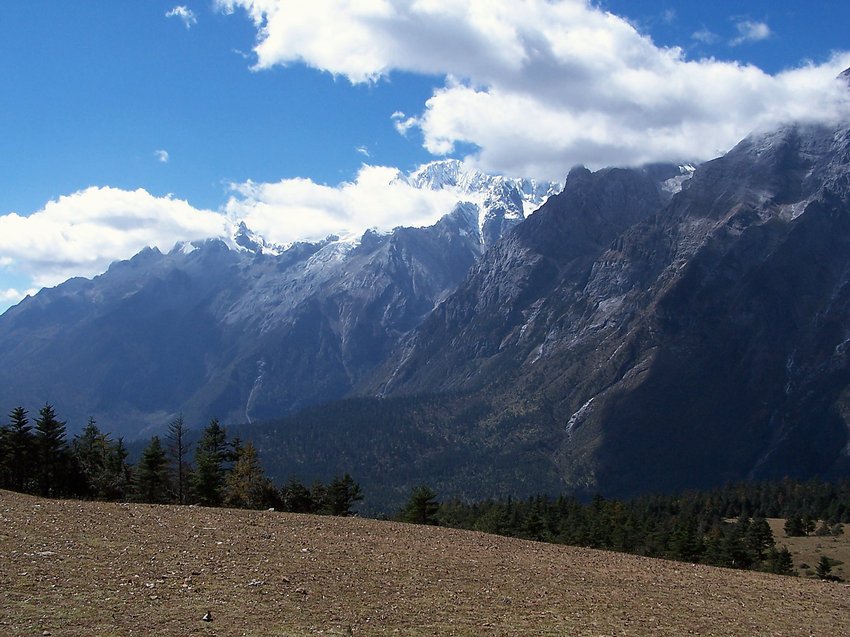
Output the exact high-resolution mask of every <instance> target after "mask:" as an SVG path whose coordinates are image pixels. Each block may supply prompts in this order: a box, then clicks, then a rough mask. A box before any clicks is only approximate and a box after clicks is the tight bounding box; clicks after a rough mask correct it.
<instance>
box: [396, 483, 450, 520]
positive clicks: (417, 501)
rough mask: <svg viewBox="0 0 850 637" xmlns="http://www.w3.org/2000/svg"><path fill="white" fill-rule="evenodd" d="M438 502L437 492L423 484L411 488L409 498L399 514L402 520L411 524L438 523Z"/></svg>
mask: <svg viewBox="0 0 850 637" xmlns="http://www.w3.org/2000/svg"><path fill="white" fill-rule="evenodd" d="M439 510H440V504H439V503H438V502H437V494H436V493H434V492H433V491H432V490H431V489H430V488H429V487H427V486H425V485H424V484H423V485H420V486H417V487H414V488H413V491H411V493H410V498H408V500H407V504H406V505H405V507H404V510H403V511H402V514H401V519H402V521H403V522H412V523H413V524H434V525H436V524H438V521H437V511H439Z"/></svg>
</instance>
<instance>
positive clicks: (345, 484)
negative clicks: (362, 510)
mask: <svg viewBox="0 0 850 637" xmlns="http://www.w3.org/2000/svg"><path fill="white" fill-rule="evenodd" d="M362 499H363V493H362V492H361V491H360V485H358V484H357V483H356V482H355V481H354V479H353V478H352V477H351V476H350V475H348V474H347V473H346V474H345V475H344V476H343V477H342V478H340V477H336V478H334V479H333V480H331V482H330V484H328V486H327V489H326V490H325V492H324V498H323V501H322V503H321V506H320V509H319V512H320V513H325V514H327V515H341V516H346V515H351V514H352V513H353V511H352V507H353V506H354V503H355V502H359V501H360V500H362Z"/></svg>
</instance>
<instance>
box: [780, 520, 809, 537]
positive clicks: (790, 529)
mask: <svg viewBox="0 0 850 637" xmlns="http://www.w3.org/2000/svg"><path fill="white" fill-rule="evenodd" d="M785 535H786V536H787V537H803V536H804V535H806V525H805V524H803V518H802V517H800V516H799V515H792V516H791V517H789V518H788V519H787V520H785Z"/></svg>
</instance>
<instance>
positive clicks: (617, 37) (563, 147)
mask: <svg viewBox="0 0 850 637" xmlns="http://www.w3.org/2000/svg"><path fill="white" fill-rule="evenodd" d="M217 6H218V7H219V8H220V9H221V10H224V11H228V12H234V11H235V10H237V9H243V10H245V11H246V12H247V15H248V16H249V18H250V19H251V20H252V21H253V23H254V24H255V27H256V29H257V43H256V45H255V47H254V53H255V55H256V63H255V68H256V69H266V68H270V67H273V66H276V65H287V64H293V63H303V64H307V65H309V66H311V67H314V68H317V69H321V70H323V71H327V72H329V73H332V74H334V75H337V76H344V77H346V78H348V79H349V80H350V81H351V82H353V83H370V82H377V81H381V80H382V78H386V77H388V76H390V75H391V74H392V73H393V72H394V71H404V72H413V73H421V74H428V75H436V76H442V77H444V78H445V83H444V85H443V86H442V87H440V88H438V89H436V90H435V91H434V92H433V94H432V95H431V96H430V97H429V99H428V100H427V101H426V102H425V103H424V104H423V106H422V109H421V111H420V112H418V113H414V114H412V115H406V114H404V113H402V112H397V113H395V114H394V115H393V116H392V121H393V123H394V124H395V126H396V128H397V130H398V131H399V132H400V133H402V134H404V133H408V132H409V131H410V129H411V128H414V127H415V128H418V129H419V130H420V131H421V133H422V136H423V143H424V146H425V148H426V149H427V150H428V151H430V152H431V153H434V154H437V155H440V154H446V153H451V152H454V151H455V150H456V149H458V148H474V149H476V150H475V151H474V154H473V155H472V156H471V157H470V159H471V160H473V161H474V162H475V163H476V164H477V166H478V167H480V168H482V169H484V170H487V171H496V172H503V173H507V174H513V175H526V176H532V177H539V178H545V179H551V180H555V179H557V180H560V179H561V178H562V177H563V172H564V171H565V170H566V168H567V167H569V166H572V165H575V164H577V163H582V164H585V165H588V166H589V167H599V166H604V165H635V164H641V163H644V162H650V161H666V160H688V159H707V158H710V157H714V156H716V155H717V154H719V153H721V152H724V151H725V150H727V149H728V148H730V147H731V146H732V145H734V144H735V143H736V142H737V141H738V140H739V139H740V138H742V137H743V136H744V135H746V134H747V133H748V132H749V131H750V130H752V129H754V128H757V127H760V126H767V125H771V124H774V123H777V122H780V121H783V120H787V119H794V118H797V117H806V118H808V117H819V116H821V115H824V116H834V115H835V114H836V112H837V111H838V110H839V109H842V108H844V104H843V102H845V101H846V99H845V97H844V96H843V94H841V93H840V92H839V91H838V90H837V89H836V87H835V84H836V83H835V82H833V81H832V80H833V78H834V77H835V76H836V75H837V74H838V73H839V72H840V71H841V70H843V69H844V68H847V67H848V66H850V54H848V53H839V54H836V55H835V56H834V57H833V58H832V59H830V60H829V61H827V62H826V63H823V64H820V65H810V66H806V67H802V68H800V69H792V70H789V71H786V72H783V73H779V74H777V75H770V74H768V73H765V72H764V71H762V70H760V69H758V68H756V67H754V66H751V65H744V64H740V63H736V62H724V61H718V60H715V59H702V60H693V59H689V58H688V57H687V55H686V53H685V51H684V50H682V49H680V48H666V47H659V46H657V45H656V44H655V43H654V42H653V41H652V39H651V38H649V37H648V36H646V35H644V34H642V33H641V32H640V31H639V30H638V29H637V28H636V27H635V26H634V25H632V24H630V23H629V22H628V21H626V20H624V19H622V18H619V17H618V16H616V15H613V14H611V13H609V12H605V11H603V10H601V9H599V8H598V7H596V6H595V3H590V2H587V1H586V0H561V1H559V2H552V1H550V0H525V2H523V10H522V11H517V10H516V2H515V0H488V2H486V3H484V2H476V1H473V0H429V1H428V2H413V3H402V2H369V3H352V2H346V1H343V0H325V1H323V2H320V3H319V2H311V3H292V2H285V1H284V0H217ZM741 24H742V25H741V27H740V28H741V31H740V34H741V35H740V37H742V38H744V37H745V38H747V39H748V40H754V39H757V38H763V37H767V35H769V33H770V30H769V27H767V25H765V24H763V23H756V22H753V23H751V24H744V23H743V22H742V23H741ZM340 34H344V37H341V35H340ZM695 37H697V38H699V37H702V38H705V39H707V38H709V35H708V33H702V34H700V35H699V36H696V35H695ZM812 104H818V108H816V109H815V108H812ZM815 113H817V114H815Z"/></svg>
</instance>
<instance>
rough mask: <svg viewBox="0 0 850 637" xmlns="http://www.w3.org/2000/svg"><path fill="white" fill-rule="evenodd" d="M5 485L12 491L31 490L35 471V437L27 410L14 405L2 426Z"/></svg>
mask: <svg viewBox="0 0 850 637" xmlns="http://www.w3.org/2000/svg"><path fill="white" fill-rule="evenodd" d="M3 457H4V458H5V472H4V473H5V476H6V477H5V480H6V482H5V486H6V487H8V488H9V489H12V490H14V491H21V492H24V491H31V490H32V489H33V484H32V481H33V477H34V476H33V474H34V471H35V438H34V436H33V434H32V426H31V425H30V423H29V417H28V415H27V410H26V409H24V408H23V407H15V409H13V410H12V412H11V413H10V414H9V424H8V425H7V426H5V427H4V428H3Z"/></svg>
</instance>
